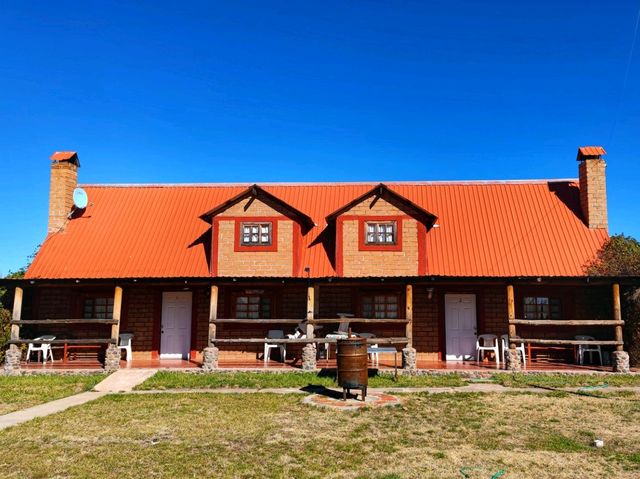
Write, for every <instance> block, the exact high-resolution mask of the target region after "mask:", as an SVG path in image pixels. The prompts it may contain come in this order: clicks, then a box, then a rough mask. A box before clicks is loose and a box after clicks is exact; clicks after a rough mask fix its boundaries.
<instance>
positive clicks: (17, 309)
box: [11, 286, 22, 339]
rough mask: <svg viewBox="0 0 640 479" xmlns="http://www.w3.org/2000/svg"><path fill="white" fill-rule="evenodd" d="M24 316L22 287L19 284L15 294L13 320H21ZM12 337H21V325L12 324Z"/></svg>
mask: <svg viewBox="0 0 640 479" xmlns="http://www.w3.org/2000/svg"><path fill="white" fill-rule="evenodd" d="M21 318H22V288H21V287H19V286H17V287H16V291H15V293H14V295H13V316H12V319H13V321H20V319H21ZM11 339H20V325H19V324H12V325H11Z"/></svg>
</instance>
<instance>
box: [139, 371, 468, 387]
mask: <svg viewBox="0 0 640 479" xmlns="http://www.w3.org/2000/svg"><path fill="white" fill-rule="evenodd" d="M465 384H466V383H465V381H464V380H463V378H461V377H460V376H459V375H457V374H446V375H445V374H442V375H429V376H402V375H401V376H398V379H397V380H394V379H393V376H391V375H376V376H373V377H370V378H369V387H372V388H376V387H458V386H464V385H465ZM310 385H311V386H325V387H335V386H337V384H336V380H335V376H334V375H323V374H316V373H312V372H309V373H265V372H216V373H211V374H193V373H185V372H180V371H159V372H158V373H156V374H155V375H154V376H153V377H151V378H149V379H147V380H146V381H145V382H144V383H143V384H141V385H140V386H138V387H137V388H136V389H139V390H150V389H211V388H221V387H237V388H260V389H263V388H302V387H305V386H310Z"/></svg>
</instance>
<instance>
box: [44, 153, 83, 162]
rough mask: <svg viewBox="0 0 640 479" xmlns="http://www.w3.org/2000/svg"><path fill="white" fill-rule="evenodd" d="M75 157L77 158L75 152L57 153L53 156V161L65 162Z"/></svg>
mask: <svg viewBox="0 0 640 479" xmlns="http://www.w3.org/2000/svg"><path fill="white" fill-rule="evenodd" d="M74 156H77V153H76V152H75V151H56V152H55V153H54V154H53V155H51V157H50V159H51V161H65V160H70V159H71V158H73V157H74Z"/></svg>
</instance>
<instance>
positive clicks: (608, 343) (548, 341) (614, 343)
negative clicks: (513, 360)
mask: <svg viewBox="0 0 640 479" xmlns="http://www.w3.org/2000/svg"><path fill="white" fill-rule="evenodd" d="M509 341H511V342H512V344H516V343H525V344H564V345H573V346H578V345H580V344H594V345H600V346H618V345H620V344H621V343H622V341H601V340H594V341H585V340H578V339H523V338H510V339H509Z"/></svg>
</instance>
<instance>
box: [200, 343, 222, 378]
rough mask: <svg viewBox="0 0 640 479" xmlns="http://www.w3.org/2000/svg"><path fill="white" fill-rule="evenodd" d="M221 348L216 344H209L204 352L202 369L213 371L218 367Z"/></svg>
mask: <svg viewBox="0 0 640 479" xmlns="http://www.w3.org/2000/svg"><path fill="white" fill-rule="evenodd" d="M219 355H220V350H219V349H218V348H216V347H215V346H209V347H206V348H204V351H203V352H202V370H203V371H206V372H211V371H213V370H214V369H218V356H219Z"/></svg>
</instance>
